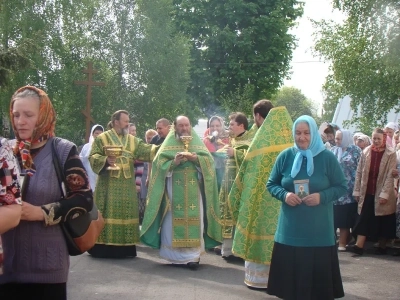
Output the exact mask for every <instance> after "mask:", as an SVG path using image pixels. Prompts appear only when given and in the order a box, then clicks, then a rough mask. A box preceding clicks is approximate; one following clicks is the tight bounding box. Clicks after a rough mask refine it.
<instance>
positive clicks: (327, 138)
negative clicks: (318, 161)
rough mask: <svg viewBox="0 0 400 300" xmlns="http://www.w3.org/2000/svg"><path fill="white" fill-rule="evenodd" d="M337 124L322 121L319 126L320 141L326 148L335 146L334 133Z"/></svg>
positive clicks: (337, 127)
mask: <svg viewBox="0 0 400 300" xmlns="http://www.w3.org/2000/svg"><path fill="white" fill-rule="evenodd" d="M338 129H339V126H337V125H336V124H333V123H328V122H324V123H322V124H321V126H320V127H319V133H320V135H321V138H322V141H323V142H324V144H325V148H326V149H328V150H329V149H331V148H332V147H333V146H335V134H336V130H338Z"/></svg>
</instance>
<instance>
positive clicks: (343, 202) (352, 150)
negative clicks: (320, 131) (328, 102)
mask: <svg viewBox="0 0 400 300" xmlns="http://www.w3.org/2000/svg"><path fill="white" fill-rule="evenodd" d="M335 142H336V146H335V147H333V148H332V149H331V151H332V152H333V154H335V156H336V158H337V160H338V161H339V164H340V167H341V168H342V170H343V173H344V176H345V177H346V180H347V193H346V194H345V195H343V196H342V197H340V198H339V199H337V200H335V201H334V202H333V217H334V227H335V230H336V229H337V228H339V230H340V237H339V247H338V250H339V251H346V245H347V243H348V242H349V240H348V239H349V238H350V237H351V236H350V229H351V228H353V227H354V224H355V221H356V218H357V202H356V201H355V199H354V197H353V189H354V181H355V179H356V170H357V165H358V161H359V160H360V156H361V149H360V148H358V147H357V146H355V145H353V138H352V134H351V132H350V131H348V130H338V131H336V137H335Z"/></svg>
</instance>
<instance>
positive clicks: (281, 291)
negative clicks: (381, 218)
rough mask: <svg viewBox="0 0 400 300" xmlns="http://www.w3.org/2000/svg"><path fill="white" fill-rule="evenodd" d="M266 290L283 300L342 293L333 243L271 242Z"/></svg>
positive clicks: (315, 298) (328, 299) (318, 299)
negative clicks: (303, 244)
mask: <svg viewBox="0 0 400 300" xmlns="http://www.w3.org/2000/svg"><path fill="white" fill-rule="evenodd" d="M267 293H268V294H269V295H274V296H277V297H279V298H282V299H285V300H322V299H324V300H331V299H335V298H341V297H344V291H343V284H342V277H341V275H340V268H339V258H338V254H337V249H336V246H329V247H293V246H287V245H283V244H280V243H275V245H274V249H273V252H272V259H271V266H270V270H269V279H268V291H267Z"/></svg>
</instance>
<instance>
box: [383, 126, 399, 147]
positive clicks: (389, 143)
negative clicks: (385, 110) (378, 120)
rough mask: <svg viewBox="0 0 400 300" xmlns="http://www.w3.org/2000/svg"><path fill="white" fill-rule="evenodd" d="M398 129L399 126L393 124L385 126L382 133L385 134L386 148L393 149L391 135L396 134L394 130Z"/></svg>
mask: <svg viewBox="0 0 400 300" xmlns="http://www.w3.org/2000/svg"><path fill="white" fill-rule="evenodd" d="M398 129H399V125H398V124H396V123H395V122H389V123H387V124H386V126H385V128H384V129H383V131H384V132H385V134H386V145H387V146H388V147H391V148H394V147H393V135H394V133H395V132H396V130H398Z"/></svg>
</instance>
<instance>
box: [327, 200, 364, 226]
mask: <svg viewBox="0 0 400 300" xmlns="http://www.w3.org/2000/svg"><path fill="white" fill-rule="evenodd" d="M357 206H358V203H349V204H344V205H334V206H333V223H334V227H335V228H346V229H350V228H353V227H354V224H356V220H357V217H358V214H357Z"/></svg>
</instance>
